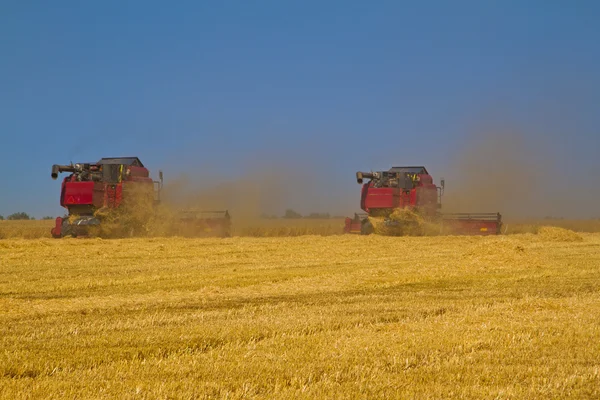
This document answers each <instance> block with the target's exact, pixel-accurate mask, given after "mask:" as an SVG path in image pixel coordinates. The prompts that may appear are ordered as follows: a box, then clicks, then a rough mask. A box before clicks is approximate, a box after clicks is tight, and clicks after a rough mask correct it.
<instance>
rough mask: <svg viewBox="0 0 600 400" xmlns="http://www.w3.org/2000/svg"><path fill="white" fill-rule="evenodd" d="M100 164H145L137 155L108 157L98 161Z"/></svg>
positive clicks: (136, 165) (141, 165) (138, 165)
mask: <svg viewBox="0 0 600 400" xmlns="http://www.w3.org/2000/svg"><path fill="white" fill-rule="evenodd" d="M98 164H101V165H107V164H119V165H133V166H134V167H143V166H144V164H142V162H141V161H140V159H139V158H137V157H107V158H103V159H101V160H100V161H98Z"/></svg>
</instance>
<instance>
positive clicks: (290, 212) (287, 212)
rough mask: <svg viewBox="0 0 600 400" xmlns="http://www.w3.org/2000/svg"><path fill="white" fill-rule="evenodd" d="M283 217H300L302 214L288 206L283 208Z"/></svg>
mask: <svg viewBox="0 0 600 400" xmlns="http://www.w3.org/2000/svg"><path fill="white" fill-rule="evenodd" d="M283 218H289V219H295V218H302V214H300V213H297V212H296V211H294V210H292V209H290V208H288V209H287V210H285V214H284V215H283Z"/></svg>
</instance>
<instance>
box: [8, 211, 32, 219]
mask: <svg viewBox="0 0 600 400" xmlns="http://www.w3.org/2000/svg"><path fill="white" fill-rule="evenodd" d="M8 219H9V220H19V219H21V220H29V219H31V217H30V216H29V215H28V214H27V213H25V212H17V213H14V214H10V215H9V216H8Z"/></svg>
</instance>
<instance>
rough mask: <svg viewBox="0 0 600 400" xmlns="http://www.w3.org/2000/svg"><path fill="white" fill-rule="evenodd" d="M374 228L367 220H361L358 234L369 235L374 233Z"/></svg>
mask: <svg viewBox="0 0 600 400" xmlns="http://www.w3.org/2000/svg"><path fill="white" fill-rule="evenodd" d="M374 230H375V228H373V224H372V223H371V221H369V219H368V218H365V219H363V220H362V222H361V224H360V234H361V235H370V234H372V233H373V232H374Z"/></svg>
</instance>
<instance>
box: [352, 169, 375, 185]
mask: <svg viewBox="0 0 600 400" xmlns="http://www.w3.org/2000/svg"><path fill="white" fill-rule="evenodd" d="M373 176H374V175H373V173H372V172H360V171H359V172H357V173H356V183H358V184H359V185H362V183H363V179H373Z"/></svg>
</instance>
